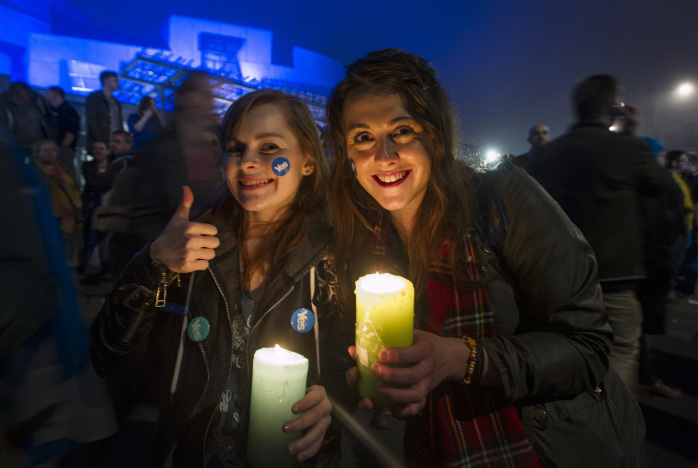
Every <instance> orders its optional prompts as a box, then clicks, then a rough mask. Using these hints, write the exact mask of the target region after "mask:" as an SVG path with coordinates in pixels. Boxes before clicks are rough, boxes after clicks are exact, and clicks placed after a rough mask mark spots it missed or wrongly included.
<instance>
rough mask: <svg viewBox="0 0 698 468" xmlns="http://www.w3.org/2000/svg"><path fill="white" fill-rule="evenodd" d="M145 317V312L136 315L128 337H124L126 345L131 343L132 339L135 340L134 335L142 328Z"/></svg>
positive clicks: (127, 334)
mask: <svg viewBox="0 0 698 468" xmlns="http://www.w3.org/2000/svg"><path fill="white" fill-rule="evenodd" d="M144 317H145V311H141V312H138V314H137V315H136V318H135V319H134V320H133V323H132V324H131V326H130V327H129V329H128V332H127V333H126V336H125V337H124V343H129V342H130V341H131V338H133V335H135V334H136V331H138V329H139V328H140V327H141V323H143V318H144Z"/></svg>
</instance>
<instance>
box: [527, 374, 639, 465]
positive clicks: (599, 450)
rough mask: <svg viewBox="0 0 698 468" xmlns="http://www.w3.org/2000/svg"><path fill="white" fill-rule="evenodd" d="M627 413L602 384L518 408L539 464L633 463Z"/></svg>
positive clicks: (632, 449)
mask: <svg viewBox="0 0 698 468" xmlns="http://www.w3.org/2000/svg"><path fill="white" fill-rule="evenodd" d="M626 416H627V415H624V414H620V412H619V411H618V409H617V407H616V405H615V404H614V402H613V401H611V399H610V398H609V395H608V393H607V392H606V391H605V389H603V387H602V388H597V389H596V391H587V392H584V393H581V394H579V395H577V396H576V397H575V398H572V399H560V400H553V401H548V402H545V403H539V404H535V405H530V406H525V407H523V408H522V409H521V422H522V423H523V426H524V431H525V432H526V436H527V437H528V439H529V441H530V442H531V443H532V444H533V446H534V448H535V449H536V452H537V453H538V456H539V457H540V460H541V463H542V465H543V466H558V467H564V468H568V467H570V468H574V467H596V466H609V467H610V466H612V467H626V466H627V467H630V466H633V464H634V463H635V461H634V456H633V455H632V454H633V453H634V448H633V446H632V442H631V441H629V440H628V437H627V434H626V420H627V419H628V418H627V417H626Z"/></svg>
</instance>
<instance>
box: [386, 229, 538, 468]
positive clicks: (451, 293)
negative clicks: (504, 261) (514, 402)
mask: <svg viewBox="0 0 698 468" xmlns="http://www.w3.org/2000/svg"><path fill="white" fill-rule="evenodd" d="M374 232H375V234H376V240H377V242H376V248H375V250H374V255H375V256H374V259H375V265H374V266H375V267H376V268H377V269H378V271H382V267H383V263H384V259H385V257H386V255H387V245H388V243H387V240H388V239H387V232H386V230H385V229H384V228H383V222H382V220H381V219H379V220H378V223H377V225H376V226H375V231H374ZM463 249H464V251H463V252H461V253H458V252H456V253H455V254H456V255H464V256H465V257H464V258H465V259H466V260H467V266H466V269H467V270H468V271H464V272H461V274H459V275H457V276H456V275H455V272H454V271H453V270H452V268H451V264H450V262H449V256H450V252H449V250H448V246H447V244H444V246H443V247H442V249H441V251H440V255H439V256H438V257H437V258H436V259H435V260H434V262H433V263H432V266H431V268H430V274H429V280H428V283H427V298H428V303H429V307H428V318H427V331H429V332H431V333H434V334H437V335H440V336H443V337H458V338H462V337H465V336H470V337H472V338H475V339H478V340H479V339H482V338H486V337H493V336H495V335H496V333H495V328H494V315H493V311H492V308H491V307H490V302H489V298H488V296H487V291H486V288H485V287H484V286H476V287H472V286H463V285H462V283H460V282H458V281H457V280H456V278H471V279H472V280H473V281H472V282H473V283H474V284H478V283H479V282H480V280H481V276H480V271H479V265H480V264H479V261H478V260H479V259H478V253H477V251H476V249H475V248H474V245H473V242H472V238H471V236H468V238H467V239H466V242H465V245H464V247H463ZM466 358H467V356H466V355H465V354H464V355H463V359H466ZM500 394H501V392H499V391H497V389H486V388H483V387H481V386H479V385H477V384H475V385H466V384H464V383H462V382H442V383H441V384H440V385H438V386H437V387H436V388H434V389H433V390H432V391H431V392H430V393H429V395H428V396H427V400H426V405H425V407H424V411H423V412H422V414H421V415H419V416H417V417H415V418H413V419H411V420H409V421H408V424H407V429H406V434H405V450H406V461H407V463H408V465H410V466H434V465H435V464H438V465H440V466H449V467H457V466H467V467H492V466H496V467H505V466H506V467H526V468H533V467H539V466H540V462H539V460H538V456H537V455H536V452H535V450H534V449H533V446H532V445H531V443H530V442H529V441H528V439H527V438H526V436H525V434H524V430H523V426H522V424H521V420H520V419H519V415H518V413H517V411H516V409H515V408H514V407H513V406H510V405H508V404H507V403H505V402H504V400H503V398H502V397H501V396H500Z"/></svg>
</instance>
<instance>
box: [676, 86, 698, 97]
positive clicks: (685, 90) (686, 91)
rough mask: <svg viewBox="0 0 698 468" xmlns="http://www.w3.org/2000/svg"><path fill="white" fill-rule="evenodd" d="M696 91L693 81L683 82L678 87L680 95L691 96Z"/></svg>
mask: <svg viewBox="0 0 698 468" xmlns="http://www.w3.org/2000/svg"><path fill="white" fill-rule="evenodd" d="M694 91H695V87H694V86H693V83H682V84H681V85H679V87H678V88H676V94H678V95H679V96H690V95H691V94H693V92H694Z"/></svg>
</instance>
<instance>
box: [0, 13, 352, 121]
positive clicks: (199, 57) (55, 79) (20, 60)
mask: <svg viewBox="0 0 698 468" xmlns="http://www.w3.org/2000/svg"><path fill="white" fill-rule="evenodd" d="M59 9H60V11H61V12H62V14H63V15H67V16H69V17H70V16H71V15H72V16H74V17H76V18H78V17H79V16H80V14H79V13H78V12H76V11H74V10H73V9H72V7H70V6H69V5H67V4H65V3H64V2H63V1H61V0H39V1H33V2H20V1H16V0H9V1H4V2H3V4H2V5H0V30H2V31H3V34H2V35H0V75H4V77H3V79H2V81H0V91H2V90H4V88H5V87H6V86H7V84H8V83H9V81H25V82H27V83H28V84H30V85H31V86H33V87H35V88H38V89H41V88H47V87H49V86H54V85H58V86H61V87H62V88H63V89H64V90H65V91H66V93H68V94H70V95H71V96H70V98H69V100H70V101H71V102H72V103H73V104H74V105H76V107H81V105H80V104H81V102H82V101H83V99H81V97H84V96H86V95H87V94H89V93H90V92H92V91H93V90H95V89H99V88H101V85H100V83H99V74H100V73H101V72H102V71H103V70H114V71H117V72H118V73H119V76H120V83H121V87H120V89H119V91H118V92H117V93H115V97H116V98H117V99H118V100H119V101H121V102H122V103H123V104H125V105H126V107H127V108H128V107H129V104H130V105H137V104H138V102H139V101H140V99H141V98H142V97H143V96H145V95H149V96H152V97H154V98H155V99H156V101H158V102H159V103H161V105H162V107H163V108H164V109H165V110H166V111H170V110H172V95H173V90H174V89H175V88H176V87H177V86H178V84H179V83H180V82H181V80H182V79H183V78H185V77H186V76H187V75H188V73H189V72H191V70H194V69H197V70H201V71H204V72H206V73H208V74H209V76H210V78H211V82H212V84H213V87H214V93H215V96H216V106H217V109H218V111H219V112H223V111H224V110H225V109H226V108H227V107H228V106H229V105H230V103H231V102H232V101H234V100H235V99H237V98H238V97H239V96H242V95H243V94H245V93H247V92H250V91H251V90H254V89H259V88H274V89H280V90H283V91H286V92H289V93H292V94H295V95H297V96H299V97H300V98H302V99H303V100H304V101H305V102H306V103H307V104H308V106H309V107H310V109H311V111H312V112H313V115H314V116H315V119H316V120H317V121H318V122H320V123H322V122H324V120H325V111H324V107H325V100H326V97H327V95H328V94H329V90H330V89H331V88H332V87H333V86H334V84H335V83H337V82H338V81H339V80H340V79H341V78H342V76H343V67H342V66H341V64H339V63H338V62H336V61H334V60H332V59H330V58H328V57H325V56H323V55H320V54H317V53H315V52H312V51H310V50H306V49H302V48H300V47H294V48H293V52H292V54H293V64H292V66H281V65H276V64H274V63H272V60H271V57H272V34H273V32H272V31H269V30H264V29H259V28H251V27H246V26H240V25H233V24H226V23H220V22H216V21H208V20H201V19H195V18H187V17H182V16H174V15H173V16H171V17H170V18H169V19H168V20H167V22H166V24H165V25H164V26H163V28H162V34H163V39H164V42H165V43H166V44H167V48H162V49H154V48H147V47H143V46H141V45H134V44H123V43H116V42H104V41H100V40H93V39H85V38H79V37H70V36H66V35H56V34H53V33H52V27H51V21H52V17H53V15H52V12H53V11H56V10H59Z"/></svg>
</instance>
